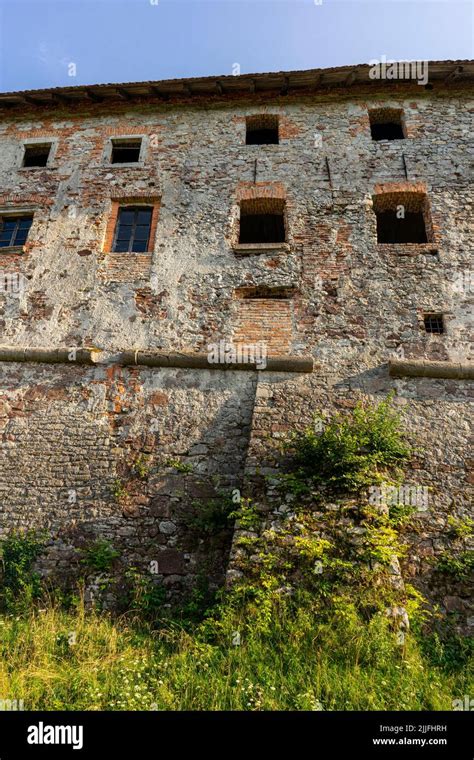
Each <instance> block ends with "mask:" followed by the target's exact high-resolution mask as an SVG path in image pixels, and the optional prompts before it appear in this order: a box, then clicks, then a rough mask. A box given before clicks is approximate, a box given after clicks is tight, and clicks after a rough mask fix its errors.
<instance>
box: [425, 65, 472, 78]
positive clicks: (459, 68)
mask: <svg viewBox="0 0 474 760" xmlns="http://www.w3.org/2000/svg"><path fill="white" fill-rule="evenodd" d="M428 65H429V64H428ZM463 71H464V67H463V66H456V67H455V68H454V69H453V70H452V71H450V72H449V74H448V76H447V77H446V78H445V80H444V81H445V82H453V81H455V80H456V79H460V77H461V74H462V73H463Z"/></svg>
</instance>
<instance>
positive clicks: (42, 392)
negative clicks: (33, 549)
mask: <svg viewBox="0 0 474 760" xmlns="http://www.w3.org/2000/svg"><path fill="white" fill-rule="evenodd" d="M255 383H256V379H255V377H254V374H253V373H250V372H245V373H240V372H239V373H223V372H211V371H206V370H200V371H192V370H178V369H158V368H156V369H149V368H143V367H142V368H138V367H137V368H120V367H117V366H111V367H108V366H104V367H93V368H85V367H77V366H67V365H61V366H59V367H58V366H55V367H53V366H50V365H42V364H38V365H25V364H20V363H18V364H7V365H3V366H2V391H1V395H0V430H1V433H0V434H1V448H0V453H1V462H2V478H1V484H0V499H1V504H2V520H1V523H0V533H1V534H2V535H6V534H7V533H8V531H9V530H11V529H12V528H22V529H24V528H36V529H41V530H44V531H46V532H47V533H48V535H49V536H50V537H51V542H50V543H49V546H48V549H47V552H46V554H45V556H44V557H43V558H42V560H41V568H42V570H43V571H44V572H45V573H46V574H47V575H54V576H55V580H57V579H58V578H59V579H60V578H61V577H62V578H63V579H66V580H68V581H70V582H73V581H74V577H75V575H77V572H78V569H79V562H80V554H79V553H78V552H77V549H80V548H85V547H87V546H89V545H91V544H92V543H93V542H94V541H95V540H96V539H97V538H101V539H106V540H109V541H110V543H111V544H112V545H113V546H114V548H115V549H117V550H119V551H120V553H121V557H120V559H119V561H118V562H117V563H116V566H115V572H116V573H117V575H119V576H120V575H121V574H123V573H124V572H125V571H126V570H127V569H128V568H129V567H132V566H134V567H136V568H137V569H138V570H140V571H141V572H143V573H147V572H149V570H150V567H151V566H152V565H151V564H150V563H153V562H157V563H158V564H157V567H156V568H155V580H156V581H157V582H163V583H164V584H165V586H166V587H171V588H172V590H174V591H179V590H185V589H186V588H189V587H190V585H192V584H193V582H195V581H196V578H197V576H199V575H200V574H201V575H202V574H204V575H206V576H207V577H208V578H209V580H210V582H211V585H216V584H218V583H220V582H222V579H223V572H224V569H225V565H226V561H227V554H228V550H229V545H230V543H229V542H230V538H231V534H230V527H229V528H228V529H227V530H223V531H221V532H220V533H219V534H218V535H216V536H211V537H208V536H207V535H206V534H205V533H204V534H203V535H201V533H200V532H199V530H198V529H197V528H196V526H195V524H194V521H193V518H195V517H196V516H199V514H200V512H201V511H202V510H203V509H205V508H206V505H207V504H209V502H210V501H212V500H214V499H219V498H220V494H221V492H224V493H229V491H230V489H231V488H235V487H239V488H241V487H242V475H243V464H244V457H245V453H246V449H247V445H248V437H249V430H250V421H251V415H252V409H253V401H254V394H255Z"/></svg>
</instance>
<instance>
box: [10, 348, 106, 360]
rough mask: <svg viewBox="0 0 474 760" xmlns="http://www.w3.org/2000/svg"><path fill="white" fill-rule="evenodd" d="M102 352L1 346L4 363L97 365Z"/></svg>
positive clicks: (87, 349) (88, 349)
mask: <svg viewBox="0 0 474 760" xmlns="http://www.w3.org/2000/svg"><path fill="white" fill-rule="evenodd" d="M100 353H101V352H100V351H98V350H94V349H90V348H15V347H6V346H3V347H2V346H0V361H2V362H40V363H44V364H97V361H98V358H99V356H100Z"/></svg>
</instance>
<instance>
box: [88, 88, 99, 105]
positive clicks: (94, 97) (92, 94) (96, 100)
mask: <svg viewBox="0 0 474 760" xmlns="http://www.w3.org/2000/svg"><path fill="white" fill-rule="evenodd" d="M84 92H85V94H86V96H87V97H88V98H89V99H90V100H93V101H94V103H103V101H104V98H103V97H102V95H97V93H95V92H94V91H93V90H90V89H89V88H87V89H86V90H84Z"/></svg>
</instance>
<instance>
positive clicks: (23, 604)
mask: <svg viewBox="0 0 474 760" xmlns="http://www.w3.org/2000/svg"><path fill="white" fill-rule="evenodd" d="M45 542H46V536H45V535H44V534H42V533H40V532H38V531H33V530H30V531H25V532H20V531H13V532H12V533H10V535H9V536H8V537H7V538H5V539H4V540H3V541H2V542H1V544H0V558H1V560H2V565H3V588H2V590H1V594H0V598H1V601H2V605H3V606H4V607H5V608H6V609H7V610H9V611H18V610H19V609H26V608H28V607H29V606H30V605H31V603H32V602H33V601H34V600H35V599H37V598H38V597H39V596H40V593H41V581H40V576H39V575H38V573H36V572H34V571H33V569H32V568H33V563H34V561H35V560H36V559H37V557H38V556H39V555H40V554H41V552H42V550H43V549H44V546H45Z"/></svg>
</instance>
